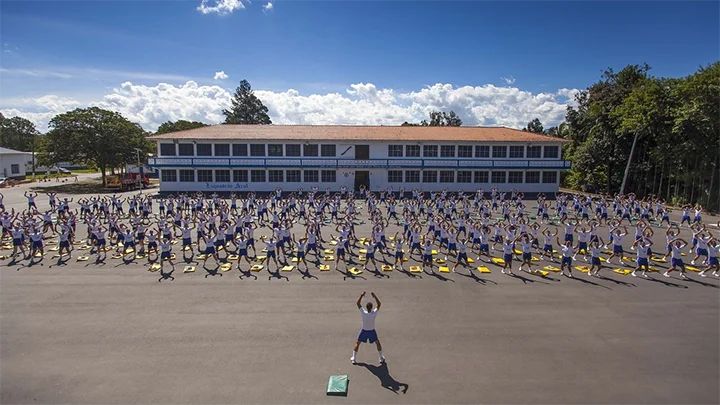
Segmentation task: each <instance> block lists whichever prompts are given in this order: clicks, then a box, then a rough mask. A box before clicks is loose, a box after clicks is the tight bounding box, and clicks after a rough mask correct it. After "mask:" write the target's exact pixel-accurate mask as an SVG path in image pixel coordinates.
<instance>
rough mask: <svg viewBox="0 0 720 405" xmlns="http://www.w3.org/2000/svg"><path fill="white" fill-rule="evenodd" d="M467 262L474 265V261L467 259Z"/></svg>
mask: <svg viewBox="0 0 720 405" xmlns="http://www.w3.org/2000/svg"><path fill="white" fill-rule="evenodd" d="M467 262H468V263H470V264H473V263H475V259H471V258H469V257H468V260H467Z"/></svg>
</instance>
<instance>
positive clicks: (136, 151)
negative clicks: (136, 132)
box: [133, 148, 143, 191]
mask: <svg viewBox="0 0 720 405" xmlns="http://www.w3.org/2000/svg"><path fill="white" fill-rule="evenodd" d="M133 149H135V153H136V155H137V168H138V176H137V179H138V183H140V184H139V187H140V191H142V189H143V182H142V174H143V173H142V167H140V152H142V150H140V149H138V148H133Z"/></svg>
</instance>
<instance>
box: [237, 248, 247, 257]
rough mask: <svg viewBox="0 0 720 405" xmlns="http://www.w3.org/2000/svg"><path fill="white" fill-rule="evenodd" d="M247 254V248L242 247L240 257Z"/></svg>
mask: <svg viewBox="0 0 720 405" xmlns="http://www.w3.org/2000/svg"><path fill="white" fill-rule="evenodd" d="M242 256H247V249H240V253H238V257H242Z"/></svg>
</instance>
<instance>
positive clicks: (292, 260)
mask: <svg viewBox="0 0 720 405" xmlns="http://www.w3.org/2000/svg"><path fill="white" fill-rule="evenodd" d="M298 260H300V259H298V258H297V257H293V258H292V259H290V261H291V262H293V263H297V262H298Z"/></svg>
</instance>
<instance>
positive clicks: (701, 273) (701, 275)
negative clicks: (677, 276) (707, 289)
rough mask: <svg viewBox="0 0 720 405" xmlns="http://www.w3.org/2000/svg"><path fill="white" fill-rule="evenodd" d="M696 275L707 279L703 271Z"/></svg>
mask: <svg viewBox="0 0 720 405" xmlns="http://www.w3.org/2000/svg"><path fill="white" fill-rule="evenodd" d="M698 275H699V276H700V277H707V276H706V275H705V270H703V271H701V272H700V273H698Z"/></svg>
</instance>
